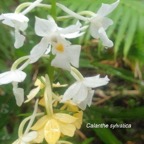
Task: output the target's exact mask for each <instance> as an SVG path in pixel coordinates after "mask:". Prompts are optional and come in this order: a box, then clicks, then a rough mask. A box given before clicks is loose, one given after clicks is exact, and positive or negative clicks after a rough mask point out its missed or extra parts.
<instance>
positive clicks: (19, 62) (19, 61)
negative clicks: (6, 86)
mask: <svg viewBox="0 0 144 144" xmlns="http://www.w3.org/2000/svg"><path fill="white" fill-rule="evenodd" d="M27 59H29V56H23V57H20V58H19V59H17V60H16V61H15V62H14V63H13V65H12V67H11V70H16V69H17V67H18V65H19V64H21V63H22V62H23V61H25V60H27Z"/></svg>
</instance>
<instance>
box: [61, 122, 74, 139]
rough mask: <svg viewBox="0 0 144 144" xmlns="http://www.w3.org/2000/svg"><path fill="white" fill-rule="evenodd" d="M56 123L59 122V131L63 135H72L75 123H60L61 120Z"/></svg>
mask: <svg viewBox="0 0 144 144" xmlns="http://www.w3.org/2000/svg"><path fill="white" fill-rule="evenodd" d="M58 123H59V127H60V131H61V133H62V134H63V135H66V136H69V137H73V136H74V132H75V130H76V127H75V125H73V124H65V123H62V122H58Z"/></svg>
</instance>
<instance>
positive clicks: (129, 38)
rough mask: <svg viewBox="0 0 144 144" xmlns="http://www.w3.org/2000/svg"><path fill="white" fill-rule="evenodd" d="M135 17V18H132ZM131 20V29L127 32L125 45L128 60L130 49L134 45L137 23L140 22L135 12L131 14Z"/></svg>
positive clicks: (125, 55) (125, 54)
mask: <svg viewBox="0 0 144 144" xmlns="http://www.w3.org/2000/svg"><path fill="white" fill-rule="evenodd" d="M132 15H133V16H132ZM131 16H132V17H131V20H130V22H129V27H128V31H127V35H126V38H125V44H124V57H125V58H126V57H127V55H128V52H129V49H130V46H131V45H132V42H133V38H134V34H135V31H136V28H137V21H138V16H137V14H135V12H133V13H132V14H131Z"/></svg>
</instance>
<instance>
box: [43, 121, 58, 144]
mask: <svg viewBox="0 0 144 144" xmlns="http://www.w3.org/2000/svg"><path fill="white" fill-rule="evenodd" d="M60 134H61V132H60V127H59V124H58V122H57V121H56V120H54V119H50V120H49V121H48V122H47V123H46V125H45V127H44V137H45V139H46V141H47V142H48V143H50V144H55V143H56V142H57V141H58V140H59V138H60Z"/></svg>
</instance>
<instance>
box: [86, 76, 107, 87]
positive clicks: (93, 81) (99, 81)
mask: <svg viewBox="0 0 144 144" xmlns="http://www.w3.org/2000/svg"><path fill="white" fill-rule="evenodd" d="M108 82H109V79H108V77H107V76H106V77H104V78H100V77H99V75H97V76H93V77H87V78H84V81H83V83H84V85H86V86H87V87H90V88H95V87H99V86H103V85H106V84H107V83H108Z"/></svg>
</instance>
